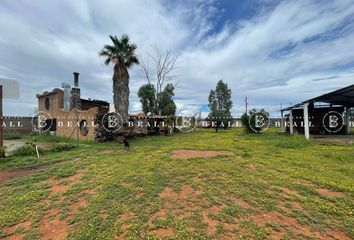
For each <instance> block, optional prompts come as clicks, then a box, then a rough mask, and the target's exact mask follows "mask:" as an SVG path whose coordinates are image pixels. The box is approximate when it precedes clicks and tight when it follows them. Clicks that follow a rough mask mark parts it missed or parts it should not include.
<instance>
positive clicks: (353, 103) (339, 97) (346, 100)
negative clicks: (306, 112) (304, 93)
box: [281, 84, 354, 111]
mask: <svg viewBox="0 0 354 240" xmlns="http://www.w3.org/2000/svg"><path fill="white" fill-rule="evenodd" d="M314 102H323V103H328V104H332V105H342V106H344V107H354V84H353V85H350V86H347V87H344V88H341V89H338V90H335V91H333V92H329V93H326V94H323V95H321V96H318V97H315V98H311V99H308V100H306V101H303V102H301V103H298V104H295V105H293V106H290V107H287V108H283V109H281V111H288V110H290V109H293V108H298V107H301V106H302V105H303V104H305V103H314Z"/></svg>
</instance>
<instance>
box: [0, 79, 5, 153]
mask: <svg viewBox="0 0 354 240" xmlns="http://www.w3.org/2000/svg"><path fill="white" fill-rule="evenodd" d="M2 118H3V116H2V85H0V148H3V146H4V140H3V119H2ZM3 150H4V149H1V150H0V158H4V157H5V151H3Z"/></svg>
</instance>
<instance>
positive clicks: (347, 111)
mask: <svg viewBox="0 0 354 240" xmlns="http://www.w3.org/2000/svg"><path fill="white" fill-rule="evenodd" d="M345 113H346V117H345V118H346V119H345V120H346V121H345V123H346V125H345V130H346V131H345V133H346V134H350V107H346V108H345Z"/></svg>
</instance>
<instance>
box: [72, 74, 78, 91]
mask: <svg viewBox="0 0 354 240" xmlns="http://www.w3.org/2000/svg"><path fill="white" fill-rule="evenodd" d="M73 74H74V87H76V88H78V87H79V73H78V72H73Z"/></svg>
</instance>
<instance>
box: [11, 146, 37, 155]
mask: <svg viewBox="0 0 354 240" xmlns="http://www.w3.org/2000/svg"><path fill="white" fill-rule="evenodd" d="M11 155H12V156H31V155H36V149H35V148H34V147H33V146H32V145H28V144H27V145H25V146H22V147H19V148H17V149H16V150H15V151H13V152H12V154H11Z"/></svg>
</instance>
